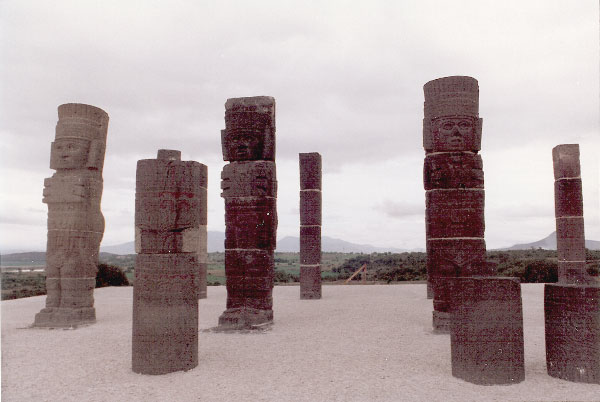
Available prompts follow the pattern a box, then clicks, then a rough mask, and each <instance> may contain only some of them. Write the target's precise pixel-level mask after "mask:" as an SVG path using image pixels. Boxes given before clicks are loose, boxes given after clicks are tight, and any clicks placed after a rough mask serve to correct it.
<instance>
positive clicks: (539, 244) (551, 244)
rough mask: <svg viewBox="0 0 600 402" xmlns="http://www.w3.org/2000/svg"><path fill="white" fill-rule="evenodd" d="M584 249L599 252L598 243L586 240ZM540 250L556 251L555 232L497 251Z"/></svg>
mask: <svg viewBox="0 0 600 402" xmlns="http://www.w3.org/2000/svg"><path fill="white" fill-rule="evenodd" d="M585 247H586V248H589V249H590V250H600V241H597V240H586V241H585ZM532 248H534V249H538V248H542V249H544V250H556V232H552V233H550V234H549V235H548V236H547V237H545V238H543V239H542V240H538V241H534V242H533V243H523V244H515V245H514V246H511V247H507V248H501V249H498V250H530V249H532Z"/></svg>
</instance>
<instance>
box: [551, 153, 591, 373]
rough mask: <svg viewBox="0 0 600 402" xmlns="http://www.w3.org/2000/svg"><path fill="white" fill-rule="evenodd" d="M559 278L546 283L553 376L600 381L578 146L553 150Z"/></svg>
mask: <svg viewBox="0 0 600 402" xmlns="http://www.w3.org/2000/svg"><path fill="white" fill-rule="evenodd" d="M552 159H553V162H554V179H555V182H554V200H555V215H556V240H557V249H558V283H552V284H550V283H548V284H546V285H545V288H544V315H545V325H546V366H547V369H548V374H549V375H551V376H552V377H557V378H562V379H564V380H569V381H574V382H585V383H595V384H600V283H599V282H598V281H597V280H595V279H594V278H592V277H590V276H589V275H588V274H587V271H586V262H585V235H584V227H583V196H582V183H581V173H580V172H581V169H580V164H579V145H578V144H565V145H558V146H556V147H555V148H554V149H553V150H552Z"/></svg>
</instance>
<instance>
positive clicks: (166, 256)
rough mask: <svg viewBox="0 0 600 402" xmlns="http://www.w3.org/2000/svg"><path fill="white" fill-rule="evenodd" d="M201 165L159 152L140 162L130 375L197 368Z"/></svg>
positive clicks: (203, 215) (203, 226) (203, 200)
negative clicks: (154, 157)
mask: <svg viewBox="0 0 600 402" xmlns="http://www.w3.org/2000/svg"><path fill="white" fill-rule="evenodd" d="M205 190H206V166H205V165H202V164H200V163H198V162H194V161H182V160H181V152H179V151H174V150H164V149H161V150H159V151H158V156H157V158H156V159H144V160H140V161H138V164H137V178H136V197H135V230H136V232H135V246H136V253H137V256H136V259H135V281H134V287H133V323H132V368H133V371H134V372H136V373H141V374H165V373H170V372H174V371H181V370H189V369H192V368H194V367H196V366H197V365H198V292H199V283H198V278H199V276H200V274H199V270H200V260H201V257H199V252H201V251H202V250H203V249H206V246H205V245H204V246H201V244H202V243H203V242H204V243H205V242H206V235H205V233H206V208H201V206H202V205H205V203H206V191H205Z"/></svg>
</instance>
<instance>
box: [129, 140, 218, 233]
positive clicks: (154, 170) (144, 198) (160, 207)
mask: <svg viewBox="0 0 600 402" xmlns="http://www.w3.org/2000/svg"><path fill="white" fill-rule="evenodd" d="M161 151H162V152H161ZM161 151H159V153H158V154H159V155H163V156H164V157H165V158H169V159H144V160H140V161H138V164H137V173H136V182H137V183H138V186H137V187H138V188H137V189H136V197H135V204H136V210H135V225H136V227H138V228H140V229H144V230H155V231H162V232H164V231H178V230H184V229H187V228H194V227H197V226H200V225H206V224H207V222H206V220H207V211H206V202H207V201H206V199H207V194H206V186H207V168H206V166H205V165H203V164H201V163H198V162H194V161H181V160H177V159H174V158H176V157H177V154H175V153H174V154H170V153H169V152H175V151H172V150H161ZM176 152H178V151H176Z"/></svg>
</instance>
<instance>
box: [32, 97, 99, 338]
mask: <svg viewBox="0 0 600 402" xmlns="http://www.w3.org/2000/svg"><path fill="white" fill-rule="evenodd" d="M107 129H108V115H107V114H106V112H104V111H103V110H102V109H99V108H97V107H94V106H90V105H83V104H78V103H68V104H64V105H61V106H59V107H58V123H57V124H56V139H55V141H54V142H53V143H52V148H51V152H50V168H51V169H54V170H56V173H54V174H53V175H52V177H50V178H47V179H45V180H44V198H43V202H44V203H46V204H48V243H47V247H46V290H47V296H46V307H45V308H44V309H42V310H41V311H40V312H39V313H38V314H36V316H35V322H34V326H38V327H70V326H76V325H79V324H86V323H93V322H95V321H96V310H95V309H94V296H93V292H94V288H95V285H96V272H97V270H98V252H99V248H100V242H101V240H102V236H103V234H104V217H103V216H102V212H101V210H100V201H101V197H102V186H103V183H102V168H103V165H104V152H105V148H106V135H107Z"/></svg>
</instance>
